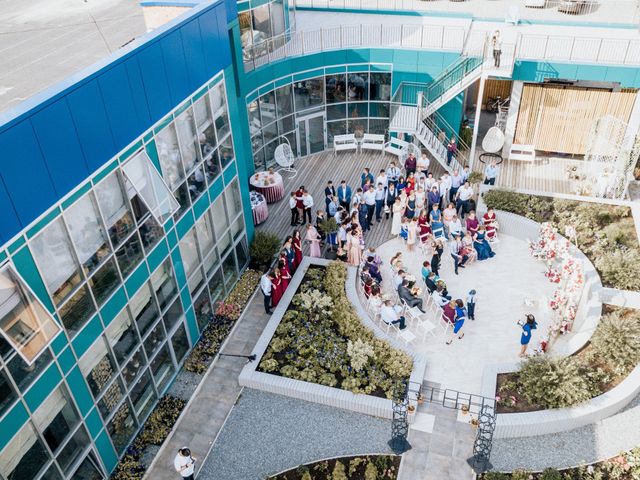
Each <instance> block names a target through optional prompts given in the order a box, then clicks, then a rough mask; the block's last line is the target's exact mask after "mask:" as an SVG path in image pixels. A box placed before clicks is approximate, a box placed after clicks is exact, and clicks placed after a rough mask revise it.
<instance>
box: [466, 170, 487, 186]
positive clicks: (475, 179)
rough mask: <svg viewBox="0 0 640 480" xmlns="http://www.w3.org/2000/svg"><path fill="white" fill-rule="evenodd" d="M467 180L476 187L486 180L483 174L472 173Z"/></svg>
mask: <svg viewBox="0 0 640 480" xmlns="http://www.w3.org/2000/svg"><path fill="white" fill-rule="evenodd" d="M467 180H468V181H469V183H470V184H471V185H475V184H477V183H480V182H482V181H483V180H484V175H483V174H482V173H481V172H471V173H470V174H469V178H468V179H467Z"/></svg>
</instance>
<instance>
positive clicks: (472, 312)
mask: <svg viewBox="0 0 640 480" xmlns="http://www.w3.org/2000/svg"><path fill="white" fill-rule="evenodd" d="M467 317H469V320H475V319H476V291H475V289H472V290H469V295H467Z"/></svg>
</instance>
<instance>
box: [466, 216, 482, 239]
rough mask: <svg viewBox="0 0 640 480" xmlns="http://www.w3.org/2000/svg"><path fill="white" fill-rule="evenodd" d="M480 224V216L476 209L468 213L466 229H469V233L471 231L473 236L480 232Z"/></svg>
mask: <svg viewBox="0 0 640 480" xmlns="http://www.w3.org/2000/svg"><path fill="white" fill-rule="evenodd" d="M478 225H480V222H479V221H478V218H477V217H476V211H475V210H471V211H470V212H469V213H468V214H467V219H466V221H465V226H466V229H467V233H470V234H471V237H473V236H474V235H475V234H476V233H477V232H478Z"/></svg>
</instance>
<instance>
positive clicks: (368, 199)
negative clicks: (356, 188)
mask: <svg viewBox="0 0 640 480" xmlns="http://www.w3.org/2000/svg"><path fill="white" fill-rule="evenodd" d="M362 198H363V199H364V203H365V205H366V206H367V225H369V227H370V226H371V224H372V223H373V214H374V213H375V211H376V191H375V189H374V188H373V185H370V186H369V188H368V189H367V190H366V191H365V192H364V193H363V194H362Z"/></svg>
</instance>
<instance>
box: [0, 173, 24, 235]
mask: <svg viewBox="0 0 640 480" xmlns="http://www.w3.org/2000/svg"><path fill="white" fill-rule="evenodd" d="M0 211H2V222H0V244H2V245H4V244H5V243H7V242H8V241H9V240H11V237H12V236H13V235H14V234H15V233H16V232H19V231H20V230H21V229H22V224H21V223H20V220H19V218H18V212H16V209H15V207H14V206H13V202H12V201H11V197H10V196H9V193H8V192H7V189H6V187H5V185H4V180H3V179H2V177H0Z"/></svg>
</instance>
